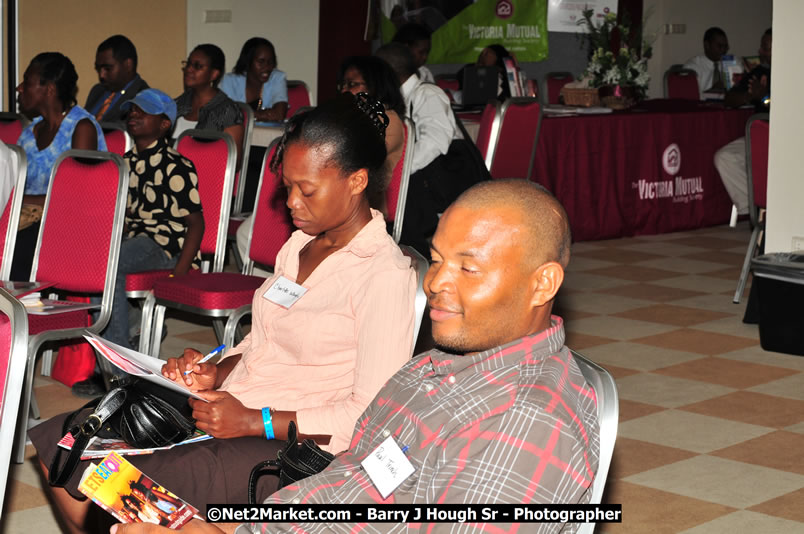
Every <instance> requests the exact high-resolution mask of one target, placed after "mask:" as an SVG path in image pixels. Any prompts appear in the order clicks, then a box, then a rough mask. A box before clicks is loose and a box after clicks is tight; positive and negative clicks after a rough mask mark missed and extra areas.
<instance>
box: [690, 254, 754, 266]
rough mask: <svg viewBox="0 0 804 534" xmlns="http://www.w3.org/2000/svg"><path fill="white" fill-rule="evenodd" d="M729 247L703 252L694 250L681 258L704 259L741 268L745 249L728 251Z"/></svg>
mask: <svg viewBox="0 0 804 534" xmlns="http://www.w3.org/2000/svg"><path fill="white" fill-rule="evenodd" d="M729 250H731V249H726V250H706V251H703V252H695V253H693V254H686V255H684V256H683V258H688V259H691V260H696V261H705V262H712V263H719V264H721V268H723V267H722V266H723V265H730V266H732V267H737V268H741V267H742V265H743V260H744V259H745V249H743V250H742V251H741V252H729Z"/></svg>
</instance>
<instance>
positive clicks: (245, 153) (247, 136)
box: [226, 102, 254, 270]
mask: <svg viewBox="0 0 804 534" xmlns="http://www.w3.org/2000/svg"><path fill="white" fill-rule="evenodd" d="M237 105H238V107H240V110H241V111H242V112H243V125H244V127H245V132H244V134H243V149H242V158H241V162H240V171H239V172H237V173H236V174H235V183H234V199H233V204H232V214H231V215H230V216H229V227H228V229H227V236H226V239H227V242H228V243H230V244H232V245H233V246H232V247H230V250H231V251H232V257H233V258H234V260H235V265H237V268H238V270H240V269H241V268H242V267H243V260H242V258H240V253H239V252H238V251H237V245H236V238H237V229H238V228H239V227H240V225H241V224H242V223H243V221H244V220H245V218H246V217H247V216H248V215H249V213H248V212H244V210H243V199H244V198H245V195H246V185H247V181H248V159H249V156H250V154H251V136H252V134H253V132H254V111H253V110H252V109H251V106H249V105H248V104H246V103H245V102H237ZM241 178H242V179H241Z"/></svg>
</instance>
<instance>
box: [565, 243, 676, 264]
mask: <svg viewBox="0 0 804 534" xmlns="http://www.w3.org/2000/svg"><path fill="white" fill-rule="evenodd" d="M572 256H573V257H575V256H580V257H583V258H593V259H596V260H603V261H613V262H614V263H636V262H639V261H648V260H655V259H659V258H661V257H662V256H659V255H658V254H651V253H650V252H641V251H639V250H631V249H627V248H616V247H611V248H600V249H595V250H587V251H585V252H578V253H573V254H572Z"/></svg>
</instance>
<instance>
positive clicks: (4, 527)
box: [0, 505, 61, 534]
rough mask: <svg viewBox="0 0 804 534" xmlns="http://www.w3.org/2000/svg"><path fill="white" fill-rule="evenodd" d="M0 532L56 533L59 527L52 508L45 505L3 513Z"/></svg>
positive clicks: (4, 533)
mask: <svg viewBox="0 0 804 534" xmlns="http://www.w3.org/2000/svg"><path fill="white" fill-rule="evenodd" d="M0 532H2V533H3V534H31V533H32V532H37V533H39V532H41V533H45V532H46V533H48V534H57V533H59V532H61V529H60V528H59V524H58V522H57V521H56V516H55V515H54V513H53V509H52V508H51V507H50V506H47V505H46V506H39V507H36V508H28V509H27V510H21V511H19V512H14V513H9V514H3V519H2V521H0Z"/></svg>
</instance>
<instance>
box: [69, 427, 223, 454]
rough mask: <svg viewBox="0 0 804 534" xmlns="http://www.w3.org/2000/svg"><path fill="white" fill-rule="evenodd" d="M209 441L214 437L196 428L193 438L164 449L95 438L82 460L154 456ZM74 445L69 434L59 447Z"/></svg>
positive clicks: (85, 450)
mask: <svg viewBox="0 0 804 534" xmlns="http://www.w3.org/2000/svg"><path fill="white" fill-rule="evenodd" d="M208 439H212V436H210V435H209V434H207V433H206V432H204V431H203V430H198V429H197V428H196V429H195V432H193V435H192V436H190V437H189V438H187V439H186V440H184V441H181V442H179V443H174V444H173V445H165V446H164V447H152V448H148V449H138V448H136V447H132V446H131V445H129V444H128V443H126V442H125V441H123V440H122V439H116V438H99V437H98V436H93V438H92V439H90V440H89V443H88V444H87V446H86V449H84V453H83V454H82V455H81V459H82V460H94V459H95V458H103V457H104V456H106V455H107V454H109V452H110V451H115V452H116V453H117V454H119V455H120V456H136V455H138V454H152V453H153V452H154V451H162V450H167V449H172V448H173V447H178V446H179V445H187V444H188V443H195V442H197V441H206V440H208ZM74 443H75V438H74V437H73V435H72V434H70V433H69V432H67V433H66V434H65V435H64V437H63V438H61V439H60V440H59V443H58V445H59V447H61V448H62V449H66V450H68V451H69V450H71V449H72V448H73V444H74Z"/></svg>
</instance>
